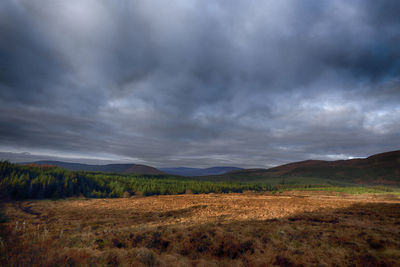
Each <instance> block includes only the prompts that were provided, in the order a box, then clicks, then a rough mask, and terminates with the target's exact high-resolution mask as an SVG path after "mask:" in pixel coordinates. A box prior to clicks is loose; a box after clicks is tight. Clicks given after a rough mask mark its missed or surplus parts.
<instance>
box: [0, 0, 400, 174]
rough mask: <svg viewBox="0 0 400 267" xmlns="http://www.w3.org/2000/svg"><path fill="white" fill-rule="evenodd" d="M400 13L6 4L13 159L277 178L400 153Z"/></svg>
mask: <svg viewBox="0 0 400 267" xmlns="http://www.w3.org/2000/svg"><path fill="white" fill-rule="evenodd" d="M399 14H400V1H396V0H391V1H389V0H379V1H376V0H350V1H349V0H326V1H321V0H307V1H298V0H280V1H276V0H274V1H272V0H265V1H255V0H248V1H239V0H229V1H228V0H225V1H222V0H216V1H201V0H197V1H196V0H176V1H161V0H135V1H128V0H116V1H109V0H68V1H65V0H3V1H0V36H1V37H0V151H1V152H0V158H2V159H10V160H12V161H14V162H18V161H30V160H37V159H69V160H74V161H78V162H90V163H96V162H97V163H104V162H133V163H140V164H148V165H151V166H155V167H176V166H186V167H210V166H238V167H246V168H250V167H270V166H275V165H279V164H283V163H288V162H292V161H300V160H305V159H325V160H335V159H348V158H352V157H367V156H369V155H372V154H375V153H380V152H385V151H391V150H398V149H400V17H399Z"/></svg>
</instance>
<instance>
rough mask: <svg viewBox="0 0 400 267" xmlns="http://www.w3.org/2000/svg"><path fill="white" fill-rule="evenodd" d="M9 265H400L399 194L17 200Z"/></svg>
mask: <svg viewBox="0 0 400 267" xmlns="http://www.w3.org/2000/svg"><path fill="white" fill-rule="evenodd" d="M4 212H5V214H6V215H7V216H8V218H9V221H8V222H6V223H3V224H2V227H1V231H2V233H1V235H2V239H1V243H0V247H1V262H0V263H1V264H2V265H10V266H15V265H21V266H30V265H36V266H50V265H88V264H90V263H94V264H96V265H101V266H117V265H123V266H192V265H193V266H270V265H278V266H347V265H354V266H395V265H400V197H399V196H398V195H393V194H362V195H348V194H345V193H330V192H323V191H287V192H283V193H282V194H279V193H277V194H274V195H273V194H270V193H243V194H234V193H232V194H199V195H194V194H184V195H173V196H169V195H167V196H151V197H132V198H123V199H122V198H120V199H67V200H57V201H50V200H41V201H22V202H9V203H6V204H4Z"/></svg>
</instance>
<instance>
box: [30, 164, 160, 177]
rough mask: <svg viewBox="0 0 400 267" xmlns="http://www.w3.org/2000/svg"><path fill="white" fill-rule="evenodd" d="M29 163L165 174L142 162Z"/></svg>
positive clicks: (107, 170)
mask: <svg viewBox="0 0 400 267" xmlns="http://www.w3.org/2000/svg"><path fill="white" fill-rule="evenodd" d="M27 164H37V165H39V166H42V165H52V166H58V167H62V168H65V169H67V170H70V171H99V172H115V173H131V174H151V175H157V174H165V173H163V172H162V171H160V170H158V169H156V168H153V167H150V166H147V165H140V164H107V165H89V164H81V163H70V162H63V161H36V162H32V163H27Z"/></svg>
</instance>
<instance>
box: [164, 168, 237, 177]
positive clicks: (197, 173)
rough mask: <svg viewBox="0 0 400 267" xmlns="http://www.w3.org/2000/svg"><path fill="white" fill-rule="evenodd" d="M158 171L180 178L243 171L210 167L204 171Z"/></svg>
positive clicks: (181, 169)
mask: <svg viewBox="0 0 400 267" xmlns="http://www.w3.org/2000/svg"><path fill="white" fill-rule="evenodd" d="M160 170H161V171H163V172H165V173H168V174H174V175H181V176H206V175H219V174H224V173H227V172H231V171H238V170H243V169H241V168H237V167H211V168H205V169H201V168H186V167H178V168H160Z"/></svg>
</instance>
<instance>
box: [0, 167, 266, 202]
mask: <svg viewBox="0 0 400 267" xmlns="http://www.w3.org/2000/svg"><path fill="white" fill-rule="evenodd" d="M244 190H253V191H270V190H273V188H272V187H271V186H269V185H265V184H246V183H229V182H207V181H196V180H189V179H185V178H182V177H177V176H172V175H128V174H112V173H107V174H106V173H101V172H79V171H68V170H66V169H63V168H59V167H54V166H21V165H17V164H11V163H9V162H7V161H5V162H0V192H1V194H2V197H6V198H12V199H42V198H63V197H72V196H85V197H95V198H96V197H97V198H105V197H128V196H131V195H135V194H140V195H145V196H150V195H171V194H184V193H185V192H190V193H195V194H200V193H229V192H243V191H244Z"/></svg>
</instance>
